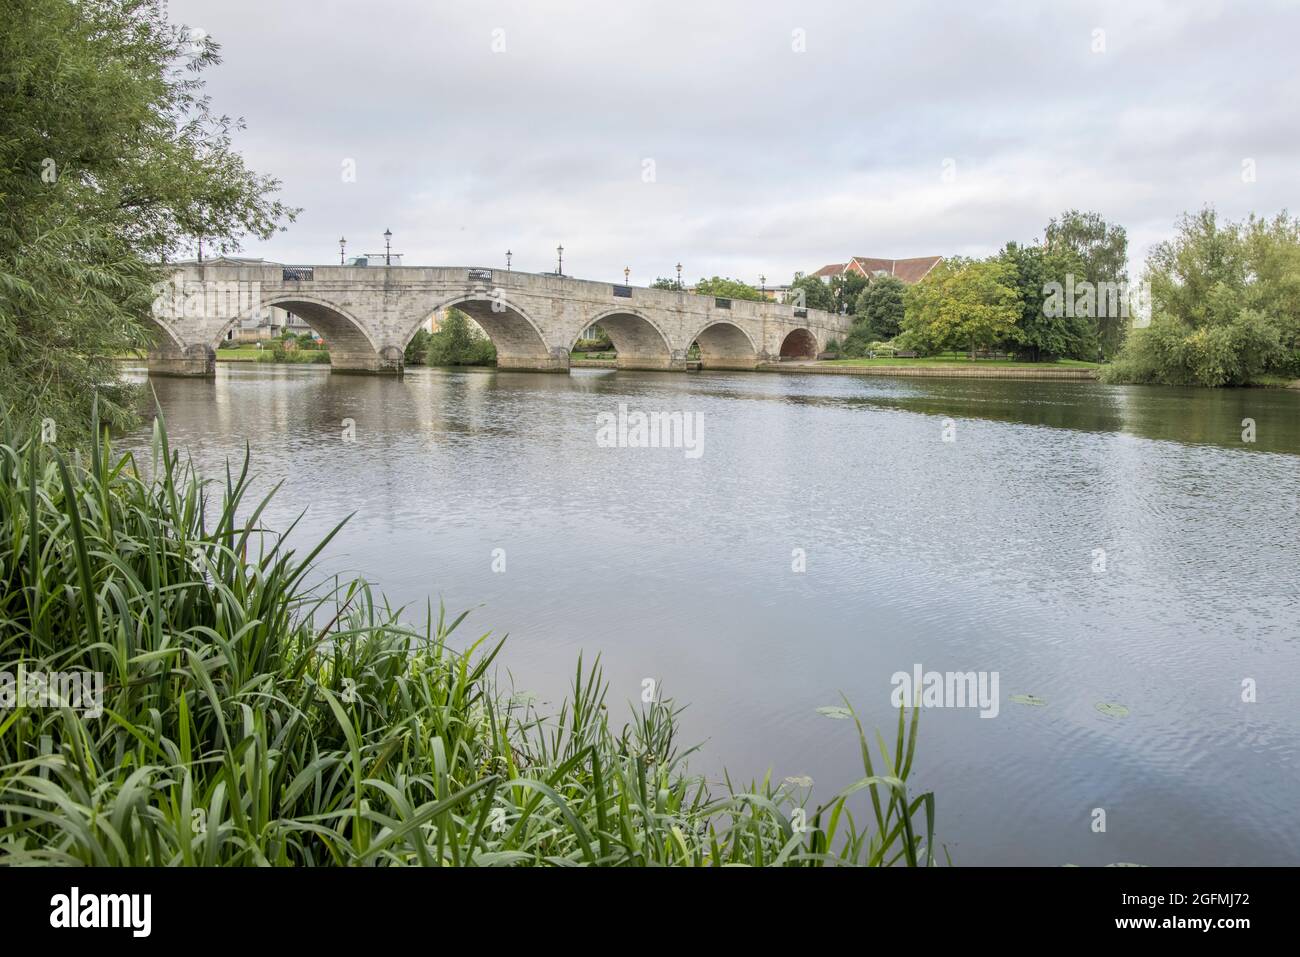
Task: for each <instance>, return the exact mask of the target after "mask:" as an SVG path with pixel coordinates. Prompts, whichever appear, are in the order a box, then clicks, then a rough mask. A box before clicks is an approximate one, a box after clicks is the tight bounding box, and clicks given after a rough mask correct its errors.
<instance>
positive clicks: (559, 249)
mask: <svg viewBox="0 0 1300 957" xmlns="http://www.w3.org/2000/svg"><path fill="white" fill-rule="evenodd" d="M555 255H556V256H558V257H559V264H558V265H557V266H556V267H555V274H556V275H557V276H563V275H564V245H563V243H561V244H560V245H559V246H556V247H555Z"/></svg>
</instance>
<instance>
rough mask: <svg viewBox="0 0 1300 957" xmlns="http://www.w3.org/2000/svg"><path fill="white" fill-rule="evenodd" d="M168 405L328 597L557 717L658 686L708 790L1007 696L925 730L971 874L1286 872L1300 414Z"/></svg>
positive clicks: (379, 399) (867, 403) (230, 389)
mask: <svg viewBox="0 0 1300 957" xmlns="http://www.w3.org/2000/svg"><path fill="white" fill-rule="evenodd" d="M153 388H154V389H155V390H156V391H157V395H158V398H159V400H160V402H161V405H162V408H163V410H164V412H165V414H166V417H167V422H168V428H169V430H170V433H171V435H172V437H173V441H174V442H176V444H178V445H184V446H185V447H187V448H188V449H189V451H190V452H191V453H192V454H193V456H194V457H195V459H196V460H197V462H198V463H199V464H200V465H201V466H202V468H203V469H204V470H205V471H206V472H207V473H208V474H210V475H212V476H214V477H215V476H217V475H218V474H220V470H223V469H224V463H225V461H226V460H227V459H228V458H232V459H238V457H239V456H241V455H242V450H243V447H244V444H245V443H248V444H249V445H250V446H251V447H252V450H253V466H254V470H255V471H256V473H257V474H258V476H259V477H260V487H261V488H266V487H268V486H269V485H270V484H272V483H273V482H275V481H280V480H283V482H284V485H283V488H282V489H281V491H280V492H279V494H278V496H277V498H276V502H277V503H278V504H276V505H275V506H274V507H273V508H272V509H271V510H270V512H269V523H270V524H272V525H273V526H276V527H281V528H282V527H284V526H285V525H287V524H288V522H289V521H291V520H292V518H293V517H295V516H296V515H297V514H298V513H299V512H300V511H301V510H302V509H304V508H306V509H307V515H306V518H305V520H304V521H303V523H302V525H301V526H300V530H299V531H298V532H296V533H295V536H296V538H297V540H298V541H299V542H300V543H302V544H303V545H306V544H307V543H309V542H311V541H313V540H314V538H315V537H316V536H317V535H319V534H322V533H324V532H325V531H326V530H327V529H328V528H329V527H331V526H332V525H333V524H334V523H335V522H337V521H338V520H339V519H340V518H341V517H342V516H344V515H346V514H348V513H355V516H354V518H353V519H352V520H351V522H350V523H349V524H348V525H347V526H346V528H345V529H344V530H343V532H342V533H341V534H340V535H339V537H338V538H337V539H336V540H335V542H334V543H333V545H332V546H331V547H330V549H329V550H328V551H327V553H326V554H325V555H324V557H323V559H322V562H321V566H322V570H323V571H328V572H331V573H332V572H339V573H345V572H348V573H362V574H365V575H366V576H368V577H369V578H371V579H372V580H373V581H375V582H376V583H377V584H378V585H379V586H380V587H381V588H382V589H383V590H384V591H385V592H386V593H387V595H388V596H389V597H390V598H391V599H392V600H393V601H394V602H396V603H412V604H414V605H416V606H417V608H418V617H422V616H423V609H424V601H425V599H426V597H428V596H432V598H433V600H434V602H435V605H436V602H437V600H438V599H439V598H441V599H442V600H443V601H444V602H445V603H446V605H447V608H448V610H449V611H452V612H455V611H459V610H463V609H467V608H472V609H474V610H473V612H472V613H471V615H470V616H469V618H468V619H467V621H466V623H465V624H464V625H462V629H463V634H462V635H461V636H460V637H461V639H462V641H467V640H469V639H470V638H471V637H472V636H475V635H478V634H481V633H483V632H485V631H489V630H490V631H492V632H494V633H496V634H505V633H508V634H509V640H508V641H507V644H506V649H505V652H504V658H503V660H504V662H505V665H507V666H508V668H509V671H510V673H511V674H512V675H513V678H514V683H515V686H516V687H517V688H518V689H519V690H521V691H530V692H533V693H535V694H536V695H537V696H538V698H539V700H540V702H555V701H556V700H557V699H558V698H559V697H560V696H562V695H563V694H564V692H565V690H566V688H567V686H568V682H569V681H570V680H571V678H572V674H573V670H574V667H575V664H576V661H577V658H578V655H579V653H580V652H581V653H582V654H583V655H584V660H585V661H587V662H590V661H591V660H592V659H593V658H594V657H595V656H596V655H597V654H599V655H600V657H601V660H602V662H603V664H604V668H605V674H606V677H607V678H608V679H609V681H610V683H611V688H610V696H609V703H610V708H611V712H612V713H613V714H614V715H615V716H617V717H620V718H621V717H622V714H623V713H625V711H626V708H627V707H629V705H627V704H626V702H633V701H638V700H639V697H640V693H641V687H642V679H643V678H646V677H654V678H658V679H660V680H661V681H662V682H663V690H664V692H665V693H666V694H668V695H669V696H672V697H674V698H676V699H677V700H678V701H680V702H687V703H689V707H688V709H687V710H686V712H685V714H684V716H683V723H684V738H685V740H686V742H687V743H694V742H696V741H700V742H703V744H704V748H703V751H702V752H701V753H700V754H698V755H696V756H695V758H694V759H693V760H692V764H691V766H692V768H693V769H694V770H698V771H702V772H705V773H707V774H709V775H710V776H711V777H713V776H715V775H717V774H718V772H719V771H720V770H721V768H722V766H723V765H725V766H726V767H727V768H729V769H730V770H731V772H732V773H733V775H736V776H739V777H742V778H745V779H748V778H750V777H754V776H761V775H762V774H764V773H765V772H766V771H767V770H768V769H769V768H770V769H771V771H772V773H773V776H774V778H776V779H777V780H780V779H781V778H784V777H788V776H804V775H807V776H809V777H811V778H813V779H814V781H815V790H816V792H817V794H818V796H819V797H820V796H824V795H825V794H827V793H830V792H833V791H834V790H835V789H837V788H839V787H841V786H843V785H846V784H849V783H851V782H852V781H854V780H856V779H857V778H858V777H860V776H861V773H862V772H861V764H860V759H859V757H858V753H857V742H856V737H855V735H854V733H853V727H852V724H851V723H849V722H845V721H836V720H832V719H830V718H828V717H825V716H823V715H821V714H819V713H818V711H817V709H818V708H819V707H821V706H826V705H835V704H839V703H840V695H841V694H843V695H844V696H846V697H847V698H848V699H849V700H850V701H852V702H853V704H854V705H855V707H856V708H857V709H858V710H859V711H860V713H861V714H862V715H863V716H864V721H865V723H866V724H867V725H868V726H871V725H875V726H877V727H880V728H882V729H885V730H886V732H888V731H889V729H891V728H892V727H893V724H894V721H895V715H894V713H893V712H892V711H891V708H890V693H891V691H892V685H891V680H890V679H891V676H892V675H893V674H894V673H895V672H898V671H905V672H909V673H910V672H912V671H913V668H914V666H916V665H920V666H921V667H922V668H923V669H924V670H926V671H930V670H937V671H977V672H979V671H983V672H990V673H994V672H995V673H997V675H998V679H999V698H1000V700H999V709H998V714H997V716H996V717H995V718H992V719H985V718H981V716H980V713H979V711H978V710H977V709H972V708H967V709H956V708H949V709H928V710H925V711H924V712H923V713H922V715H921V726H920V743H919V746H918V753H917V767H916V770H915V772H914V773H915V777H914V785H915V786H917V787H919V788H921V789H931V790H933V791H934V792H935V795H936V801H937V811H938V822H937V824H938V827H937V830H938V834H939V837H940V838H941V839H942V841H943V843H944V845H945V846H946V847H947V849H948V852H949V853H950V854H951V856H952V859H953V862H954V863H955V864H959V865H960V864H1017V863H1028V864H1046V865H1058V864H1066V863H1074V864H1081V865H1091V864H1106V863H1112V862H1136V863H1143V864H1255V863H1266V864H1300V814H1297V813H1296V811H1297V808H1298V807H1300V576H1298V575H1297V569H1298V568H1300V393H1297V392H1283V391H1273V390H1233V391H1228V390H1223V391H1211V390H1181V389H1168V388H1118V387H1107V386H1102V385H1097V384H1092V383H1074V382H1025V381H1020V382H1014V381H1007V382H998V381H981V380H941V379H911V380H904V379H887V378H875V377H871V378H860V377H851V376H816V375H771V374H767V375H765V374H713V373H700V374H680V373H678V374H668V373H666V374H659V373H628V372H609V371H596V370H582V371H575V372H573V373H572V374H571V375H568V376H564V375H544V374H532V373H495V372H491V371H466V372H442V371H433V370H426V369H417V370H414V371H411V372H409V373H408V374H407V375H406V377H405V378H404V379H402V380H400V381H399V380H396V379H392V378H382V377H360V376H347V375H331V374H330V373H329V371H328V369H323V368H295V367H278V368H267V367H264V366H252V365H248V366H242V365H241V366H239V367H235V366H231V365H223V366H222V367H221V368H220V369H219V371H218V374H217V377H216V380H215V381H187V380H175V379H154V380H153ZM619 403H626V404H627V406H628V408H629V409H630V410H633V411H636V410H640V411H645V412H650V411H682V412H687V413H696V412H698V413H700V421H701V422H702V425H703V445H702V454H701V455H699V457H698V458H692V457H688V456H687V455H686V454H685V453H684V451H683V450H682V449H654V448H607V447H602V446H601V445H600V444H598V442H597V424H598V423H597V417H598V416H599V415H600V414H601V413H617V411H618V407H619ZM1245 418H1250V419H1253V420H1254V421H1255V429H1256V441H1255V442H1254V443H1246V442H1243V441H1242V429H1243V426H1242V420H1243V419H1245ZM344 419H352V420H353V421H354V422H355V441H353V442H345V441H343V437H342V428H343V427H342V422H343V420H344ZM946 419H951V420H952V421H951V429H952V431H951V436H952V438H954V439H955V441H951V442H946V441H944V440H943V433H944V428H945V420H946ZM145 441H147V430H142V431H141V433H140V434H138V435H136V436H132V437H131V438H130V440H129V442H128V444H131V445H136V446H139V445H141V444H143V443H144V442H145ZM495 549H503V550H504V555H505V571H504V572H496V571H494V570H493V554H494V550H495ZM795 549H802V550H803V554H804V555H805V556H806V570H805V571H803V572H796V571H794V570H793V565H794V564H795V559H794V558H793V557H792V556H794V555H796V552H795ZM1097 549H1102V550H1104V559H1105V569H1104V571H1102V570H1101V569H1100V562H1099V559H1100V557H1101V556H1100V553H1098V552H1096V551H1095V550H1097ZM502 674H503V677H504V676H505V673H504V670H503V673H502ZM1246 679H1253V681H1254V683H1255V687H1256V700H1255V701H1254V702H1253V703H1247V702H1243V700H1242V697H1243V681H1245V680H1246ZM1016 695H1034V696H1036V697H1038V698H1040V699H1042V701H1043V702H1044V703H1043V704H1042V705H1041V706H1030V705H1025V704H1020V703H1016V702H1014V701H1012V700H1011V699H1012V697H1013V696H1016ZM1099 703H1112V704H1118V705H1122V706H1123V707H1125V708H1127V709H1128V715H1127V716H1126V717H1115V716H1111V715H1109V714H1105V713H1102V712H1101V711H1099V710H1098V709H1097V705H1098V704H1099ZM1096 808H1102V809H1104V810H1105V812H1106V830H1105V832H1104V833H1094V831H1093V829H1092V826H1093V821H1094V819H1095V818H1094V809H1096Z"/></svg>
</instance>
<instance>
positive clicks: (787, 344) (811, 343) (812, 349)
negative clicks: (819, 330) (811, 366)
mask: <svg viewBox="0 0 1300 957" xmlns="http://www.w3.org/2000/svg"><path fill="white" fill-rule="evenodd" d="M820 351H821V350H820V349H819V348H818V346H817V336H816V335H814V334H813V332H812V330H811V329H805V328H803V327H802V326H801V327H800V328H798V329H792V330H791V331H790V332H789V333H788V334H787V335H786V337H785V338H784V339H782V340H781V358H782V359H816V358H817V353H818V352H820Z"/></svg>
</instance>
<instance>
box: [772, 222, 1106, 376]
mask: <svg viewBox="0 0 1300 957" xmlns="http://www.w3.org/2000/svg"><path fill="white" fill-rule="evenodd" d="M1127 249H1128V240H1127V237H1126V234H1125V231H1124V228H1123V227H1122V226H1117V225H1114V224H1111V223H1108V222H1106V220H1104V219H1103V218H1102V217H1101V216H1100V215H1098V214H1097V213H1085V212H1080V211H1078V210H1069V211H1067V212H1065V213H1063V214H1061V216H1059V217H1057V218H1055V219H1053V220H1052V221H1051V222H1049V223H1048V224H1047V227H1046V228H1045V229H1044V231H1043V237H1042V238H1041V240H1035V241H1034V242H1033V243H1031V244H1028V245H1022V244H1020V243H1016V242H1010V243H1007V244H1006V246H1004V247H1003V249H1002V250H1001V251H1000V252H998V253H997V254H996V255H994V256H989V257H986V258H982V259H980V258H969V257H962V256H953V257H949V258H947V259H944V260H942V261H941V262H939V263H938V264H937V265H936V266H935V267H934V268H933V269H932V270H931V271H930V272H929V273H928V274H927V275H926V276H925V277H924V278H923V279H922V280H921V281H919V282H917V283H916V284H914V285H912V286H908V285H906V284H905V283H903V282H902V281H901V280H899V279H897V278H896V277H894V276H889V275H879V276H871V277H863V276H860V275H852V274H846V275H842V276H836V277H833V279H832V281H831V283H830V284H826V283H822V282H821V281H820V280H818V279H815V278H813V277H809V276H796V277H795V281H794V284H793V288H795V289H797V290H801V291H802V292H803V293H804V298H805V302H806V303H807V305H809V306H811V307H813V308H819V309H825V308H835V309H837V310H840V311H843V312H845V313H847V314H849V315H851V316H852V317H853V320H852V326H851V327H850V330H849V332H848V334H847V335H846V336H845V337H844V339H843V341H842V342H840V343H838V346H839V352H840V354H841V355H842V356H844V357H846V358H857V359H861V358H870V357H871V356H873V354H879V353H881V352H909V353H911V352H914V353H917V354H918V355H919V356H920V357H928V356H936V355H941V354H943V353H947V352H951V351H953V350H956V349H964V350H965V351H966V353H967V355H968V356H969V357H970V358H971V359H972V360H974V359H975V358H976V357H977V356H979V355H981V354H985V355H988V354H993V355H1006V356H1013V357H1015V359H1016V360H1017V361H1019V362H1056V361H1058V360H1062V359H1066V360H1077V361H1090V362H1091V361H1097V360H1099V359H1101V358H1102V357H1103V356H1105V355H1110V354H1113V352H1114V351H1115V350H1116V349H1118V348H1119V343H1120V342H1121V341H1122V340H1123V332H1124V325H1125V323H1126V321H1127V317H1128V315H1129V308H1130V305H1129V302H1128V290H1127V282H1128V274H1127V268H1126V265H1125V263H1126V258H1127ZM1076 289H1077V290H1078V293H1079V296H1078V297H1076V296H1075V290H1076ZM1085 293H1086V295H1085ZM1067 297H1068V301H1067Z"/></svg>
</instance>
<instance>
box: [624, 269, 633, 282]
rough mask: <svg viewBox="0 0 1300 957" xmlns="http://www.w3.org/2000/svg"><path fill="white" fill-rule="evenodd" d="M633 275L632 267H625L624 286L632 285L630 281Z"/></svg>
mask: <svg viewBox="0 0 1300 957" xmlns="http://www.w3.org/2000/svg"><path fill="white" fill-rule="evenodd" d="M631 275H632V269H631V267H630V266H624V267H623V285H625V286H626V285H629V284H630V283H629V281H628V280H629V277H630V276H631Z"/></svg>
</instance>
